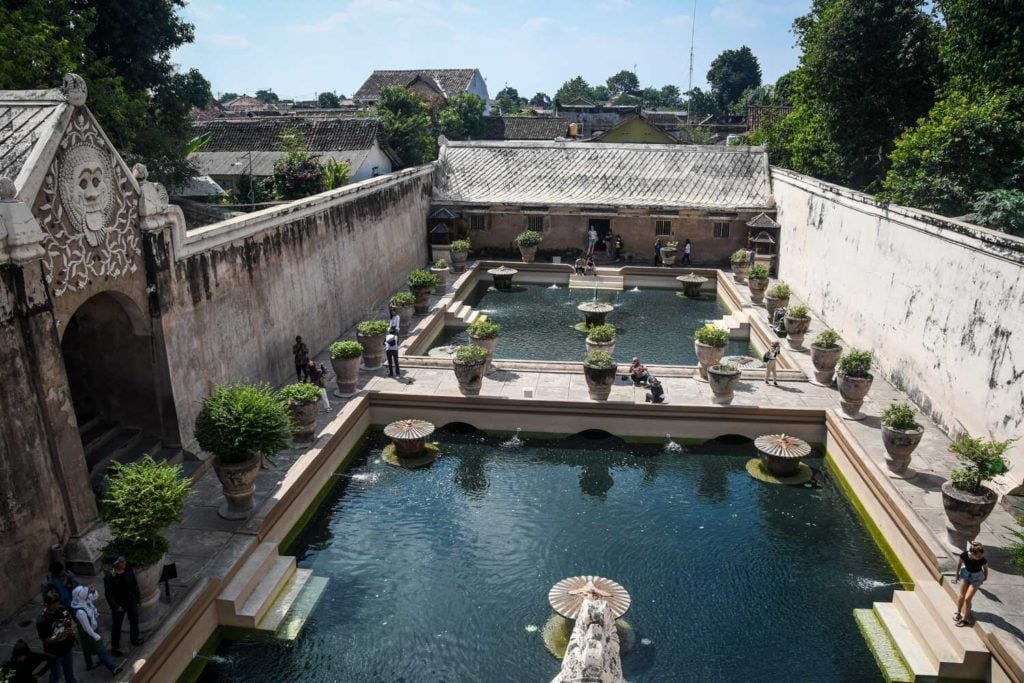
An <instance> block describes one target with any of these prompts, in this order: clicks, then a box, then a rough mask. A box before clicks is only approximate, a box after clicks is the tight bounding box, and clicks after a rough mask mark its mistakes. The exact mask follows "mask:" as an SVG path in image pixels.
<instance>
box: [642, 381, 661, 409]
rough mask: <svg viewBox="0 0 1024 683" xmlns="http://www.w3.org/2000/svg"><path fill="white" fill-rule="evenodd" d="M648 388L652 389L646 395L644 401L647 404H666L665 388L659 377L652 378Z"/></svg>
mask: <svg viewBox="0 0 1024 683" xmlns="http://www.w3.org/2000/svg"><path fill="white" fill-rule="evenodd" d="M647 386H648V388H649V389H650V391H648V392H647V393H646V394H645V395H644V401H645V402H646V403H664V402H665V388H664V387H663V386H661V382H660V381H659V380H658V378H657V377H651V378H650V379H649V380H648V382H647Z"/></svg>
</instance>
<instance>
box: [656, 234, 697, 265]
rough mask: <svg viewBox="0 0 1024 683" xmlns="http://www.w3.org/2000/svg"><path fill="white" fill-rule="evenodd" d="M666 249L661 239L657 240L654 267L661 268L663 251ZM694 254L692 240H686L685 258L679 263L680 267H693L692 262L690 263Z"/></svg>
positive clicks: (684, 243) (684, 244) (684, 247)
mask: <svg viewBox="0 0 1024 683" xmlns="http://www.w3.org/2000/svg"><path fill="white" fill-rule="evenodd" d="M664 248H665V245H664V244H662V242H661V238H660V237H659V238H657V239H656V240H654V265H656V266H660V265H661V264H662V260H661V250H662V249H664ZM692 253H693V245H692V244H690V240H686V241H685V242H683V258H682V260H681V261H680V262H679V265H682V266H690V265H693V264H692V263H691V261H690V255H691V254H692Z"/></svg>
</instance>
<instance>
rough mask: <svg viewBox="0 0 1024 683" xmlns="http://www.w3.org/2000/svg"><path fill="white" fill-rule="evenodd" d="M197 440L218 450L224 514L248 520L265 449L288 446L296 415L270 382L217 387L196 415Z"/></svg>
mask: <svg viewBox="0 0 1024 683" xmlns="http://www.w3.org/2000/svg"><path fill="white" fill-rule="evenodd" d="M195 428H196V431H195V434H196V440H197V441H198V442H199V446H200V447H201V448H202V449H203V450H204V451H209V452H210V453H213V455H214V461H213V469H214V470H215V471H216V472H217V478H218V479H220V483H221V486H222V487H223V489H224V498H225V499H226V501H227V502H226V503H225V505H223V506H221V508H220V509H219V510H217V513H218V514H219V515H220V516H221V517H223V518H224V519H245V518H246V517H248V516H249V512H250V511H251V510H252V496H253V493H254V492H255V490H256V486H255V481H256V475H257V474H258V473H259V467H260V454H261V453H267V454H271V453H276V452H278V451H280V450H284V449H285V448H287V447H288V440H289V439H290V438H291V436H292V418H291V416H290V415H289V414H288V408H287V406H285V404H284V402H283V401H282V400H281V399H280V398H279V397H278V396H276V395H275V394H274V392H273V391H271V389H270V386H269V385H267V384H228V385H221V386H217V387H214V389H213V392H212V393H211V394H210V395H209V396H207V397H206V398H205V399H204V400H203V407H202V409H200V411H199V415H198V416H196V425H195Z"/></svg>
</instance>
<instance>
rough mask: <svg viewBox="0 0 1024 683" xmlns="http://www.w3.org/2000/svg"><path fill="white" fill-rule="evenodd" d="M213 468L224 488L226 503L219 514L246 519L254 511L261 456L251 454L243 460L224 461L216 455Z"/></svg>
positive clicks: (227, 517) (218, 510)
mask: <svg viewBox="0 0 1024 683" xmlns="http://www.w3.org/2000/svg"><path fill="white" fill-rule="evenodd" d="M213 469H214V471H215V472H216V473H217V478H218V479H220V485H221V488H223V489H224V499H225V503H224V505H221V506H220V507H219V508H218V509H217V514H218V515H220V516H221V517H223V518H224V519H245V518H247V517H248V516H249V513H250V512H252V496H253V493H255V492H256V477H257V476H258V475H259V473H260V456H259V454H258V453H254V454H252V455H250V456H249V457H248V458H247V459H246V460H245V461H243V462H233V463H222V462H221V461H220V458H219V457H216V456H215V459H214V461H213Z"/></svg>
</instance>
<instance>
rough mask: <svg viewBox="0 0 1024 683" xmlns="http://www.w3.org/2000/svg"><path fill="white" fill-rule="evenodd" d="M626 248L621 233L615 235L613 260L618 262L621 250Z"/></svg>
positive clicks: (620, 257) (620, 258)
mask: <svg viewBox="0 0 1024 683" xmlns="http://www.w3.org/2000/svg"><path fill="white" fill-rule="evenodd" d="M625 248H626V242H625V241H624V240H623V239H622V235H616V236H615V262H616V263H618V262H619V261H621V260H622V250H623V249H625Z"/></svg>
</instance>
